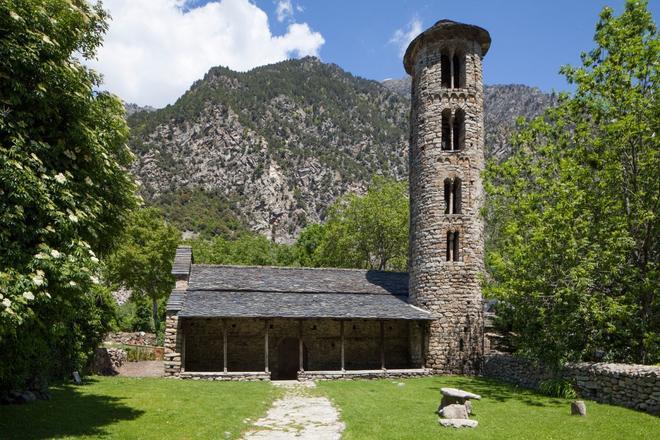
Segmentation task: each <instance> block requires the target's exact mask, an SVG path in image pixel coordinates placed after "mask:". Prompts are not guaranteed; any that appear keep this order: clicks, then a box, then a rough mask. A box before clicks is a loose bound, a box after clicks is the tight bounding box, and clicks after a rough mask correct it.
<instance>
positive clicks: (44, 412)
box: [0, 385, 144, 440]
mask: <svg viewBox="0 0 660 440" xmlns="http://www.w3.org/2000/svg"><path fill="white" fill-rule="evenodd" d="M84 386H85V385H82V386H78V387H76V386H73V385H60V386H57V387H53V388H51V390H50V391H51V395H52V399H51V400H48V401H37V402H32V403H29V404H25V405H9V406H3V407H0V408H1V410H0V438H3V439H26V440H36V439H49V438H59V437H66V436H103V435H107V434H108V432H107V431H106V427H107V426H109V425H112V424H113V423H117V422H120V421H125V420H133V419H136V418H137V417H139V416H141V415H142V414H143V413H144V411H141V410H136V409H134V408H131V407H129V406H126V405H124V404H123V403H122V402H121V400H122V399H121V398H118V397H112V396H106V395H100V394H83V393H81V391H80V389H81V388H84Z"/></svg>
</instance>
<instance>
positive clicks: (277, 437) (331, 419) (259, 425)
mask: <svg viewBox="0 0 660 440" xmlns="http://www.w3.org/2000/svg"><path fill="white" fill-rule="evenodd" d="M274 384H275V385H276V386H281V387H284V388H285V389H286V391H285V394H284V396H283V397H282V398H280V399H278V400H276V401H275V402H274V403H273V406H272V407H271V408H270V409H269V410H268V413H267V414H266V416H265V417H262V418H261V419H259V420H257V421H256V422H255V423H254V425H253V427H252V430H251V431H249V432H248V433H247V434H245V437H244V440H262V439H268V440H286V439H297V440H338V439H340V438H341V433H342V431H343V430H344V423H343V422H341V421H340V420H339V412H338V411H337V409H336V408H335V407H334V406H332V403H331V402H330V400H328V399H327V398H326V397H319V396H315V395H313V393H310V392H309V390H307V389H306V388H311V387H313V386H314V384H313V383H312V384H311V385H309V384H304V383H298V382H293V383H286V382H274Z"/></svg>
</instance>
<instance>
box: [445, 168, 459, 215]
mask: <svg viewBox="0 0 660 440" xmlns="http://www.w3.org/2000/svg"><path fill="white" fill-rule="evenodd" d="M444 189H445V191H444V194H445V214H460V213H461V179H459V178H458V177H456V178H454V179H445V181H444Z"/></svg>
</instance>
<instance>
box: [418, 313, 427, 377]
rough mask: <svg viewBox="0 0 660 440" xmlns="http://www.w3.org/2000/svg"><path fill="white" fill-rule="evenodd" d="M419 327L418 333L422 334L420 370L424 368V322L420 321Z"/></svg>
mask: <svg viewBox="0 0 660 440" xmlns="http://www.w3.org/2000/svg"><path fill="white" fill-rule="evenodd" d="M419 326H420V333H421V334H422V338H421V342H420V345H421V349H422V352H421V356H420V358H421V359H422V368H425V367H426V354H425V353H424V342H425V339H426V322H425V321H420V323H419Z"/></svg>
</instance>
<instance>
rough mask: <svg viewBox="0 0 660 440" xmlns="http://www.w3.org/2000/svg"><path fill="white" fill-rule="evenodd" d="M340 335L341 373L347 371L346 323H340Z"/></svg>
mask: <svg viewBox="0 0 660 440" xmlns="http://www.w3.org/2000/svg"><path fill="white" fill-rule="evenodd" d="M339 334H340V338H341V342H340V345H339V346H340V347H341V371H342V372H344V371H346V368H345V365H344V321H339Z"/></svg>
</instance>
